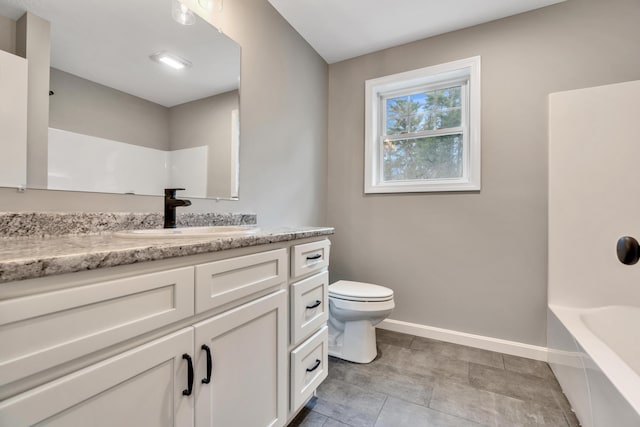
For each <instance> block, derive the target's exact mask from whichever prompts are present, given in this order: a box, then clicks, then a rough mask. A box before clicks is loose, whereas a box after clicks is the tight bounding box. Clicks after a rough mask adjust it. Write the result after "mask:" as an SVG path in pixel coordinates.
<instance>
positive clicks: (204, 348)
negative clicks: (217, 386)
mask: <svg viewBox="0 0 640 427" xmlns="http://www.w3.org/2000/svg"><path fill="white" fill-rule="evenodd" d="M200 348H201V349H203V350H204V351H206V352H207V377H206V378H203V379H202V384H209V383H210V382H211V369H212V360H211V349H210V348H209V346H208V345H206V344H202V347H200Z"/></svg>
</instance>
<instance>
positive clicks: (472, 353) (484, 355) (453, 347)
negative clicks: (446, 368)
mask: <svg viewBox="0 0 640 427" xmlns="http://www.w3.org/2000/svg"><path fill="white" fill-rule="evenodd" d="M411 349H412V350H420V351H423V352H425V353H428V354H431V355H433V357H438V358H450V359H457V360H463V361H465V362H473V363H479V364H481V365H487V366H491V367H493V368H500V369H503V368H504V362H503V360H502V354H501V353H496V352H494V351H488V350H482V349H479V348H472V347H467V346H464V345H458V344H452V343H448V342H444V341H437V340H432V339H429V338H422V337H415V338H414V339H413V341H412V342H411Z"/></svg>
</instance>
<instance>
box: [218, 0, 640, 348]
mask: <svg viewBox="0 0 640 427" xmlns="http://www.w3.org/2000/svg"><path fill="white" fill-rule="evenodd" d="M225 4H226V3H225ZM638 22H640V3H639V2H638V1H637V0H607V1H605V0H567V1H566V2H563V3H560V4H557V5H554V6H550V7H546V8H542V9H539V10H536V11H532V12H528V13H524V14H521V15H517V16H513V17H510V18H506V19H502V20H498V21H494V22H491V23H487V24H484V25H479V26H476V27H472V28H468V29H465V30H461V31H456V32H453V33H449V34H445V35H442V36H439V37H433V38H430V39H426V40H422V41H418V42H415V43H410V44H407V45H403V46H399V47H395V48H391V49H387V50H383V51H381V52H377V53H373V54H370V55H365V56H362V57H359V58H355V59H352V60H348V61H344V62H340V63H337V64H332V65H331V66H330V67H329V139H328V140H329V174H328V175H329V193H328V194H329V198H328V209H329V210H328V221H327V222H328V223H329V224H331V225H333V226H335V227H336V229H337V231H336V234H335V236H334V237H333V238H332V242H333V245H332V247H331V250H332V253H331V280H338V279H351V280H361V281H371V282H373V283H379V284H381V285H387V286H389V287H391V288H393V289H394V291H395V299H396V309H395V311H394V313H393V314H392V316H391V317H392V318H393V319H397V320H402V321H406V322H412V323H418V324H422V325H429V326H435V327H440V328H445V329H452V330H455V331H462V332H467V333H472V334H478V335H485V336H491V337H496V338H501V339H505V340H512V341H519V342H523V343H528V344H534V345H545V343H546V331H545V325H546V306H547V116H548V115H547V107H548V101H547V97H548V94H549V93H551V92H557V91H560V90H569V89H576V88H582V87H589V86H596V85H602V84H607V83H615V82H622V81H628V80H636V79H640V55H638V54H637V51H638V44H639V42H640V25H638ZM475 55H480V56H481V57H482V190H481V191H480V192H471V193H458V194H453V193H440V194H395V195H366V196H365V195H364V194H363V187H364V184H363V180H364V169H363V161H364V160H363V159H364V82H365V80H367V79H371V78H376V77H381V76H384V75H389V74H393V73H398V72H402V71H408V70H412V69H417V68H421V67H425V66H429V65H435V64H440V63H444V62H448V61H452V60H456V59H461V58H468V57H471V56H475ZM636 121H637V119H636ZM636 213H638V212H636ZM638 215H639V216H640V213H638ZM629 233H632V231H629ZM614 243H615V242H614Z"/></svg>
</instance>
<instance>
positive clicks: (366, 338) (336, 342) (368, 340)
mask: <svg viewBox="0 0 640 427" xmlns="http://www.w3.org/2000/svg"><path fill="white" fill-rule="evenodd" d="M394 307H395V304H394V302H393V291H392V290H391V289H389V288H385V287H384V286H378V285H373V284H371V283H361V282H350V281H347V280H340V281H338V282H335V283H333V284H331V285H329V355H331V356H335V357H338V358H340V359H344V360H349V361H351V362H356V363H369V362H371V361H372V360H373V359H375V358H376V355H377V354H378V350H377V349H376V328H375V326H376V325H377V324H378V323H380V322H381V321H382V320H384V319H385V318H386V317H387V316H389V314H391V312H392V311H393V308H394Z"/></svg>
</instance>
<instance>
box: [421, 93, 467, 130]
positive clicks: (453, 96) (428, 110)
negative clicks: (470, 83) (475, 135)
mask: <svg viewBox="0 0 640 427" xmlns="http://www.w3.org/2000/svg"><path fill="white" fill-rule="evenodd" d="M461 95H462V89H461V86H454V87H449V88H445V89H438V90H432V91H430V92H427V93H425V97H426V102H425V107H424V110H425V120H424V127H423V129H422V130H435V129H443V128H451V127H458V126H460V125H461V119H462V96H461Z"/></svg>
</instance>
